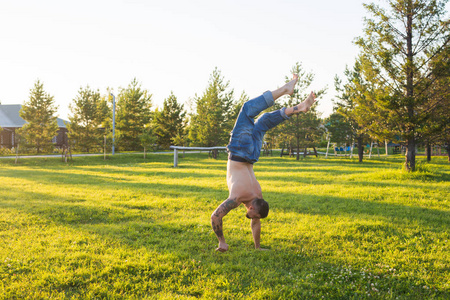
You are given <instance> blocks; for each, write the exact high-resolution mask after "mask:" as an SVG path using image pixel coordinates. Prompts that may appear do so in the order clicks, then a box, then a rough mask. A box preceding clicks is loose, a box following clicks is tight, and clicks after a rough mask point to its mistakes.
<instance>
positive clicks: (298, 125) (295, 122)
mask: <svg viewBox="0 0 450 300" xmlns="http://www.w3.org/2000/svg"><path fill="white" fill-rule="evenodd" d="M291 74H298V76H299V80H298V82H297V84H296V86H295V89H294V93H293V94H292V95H291V96H290V97H288V98H287V100H286V101H284V103H283V105H284V106H286V107H291V106H294V105H296V104H298V103H300V102H302V101H303V100H305V99H306V97H307V96H308V95H309V93H310V92H311V91H309V90H308V88H309V86H310V85H311V83H312V82H313V80H314V74H312V73H308V72H306V71H305V70H304V69H303V67H302V65H301V63H296V64H295V65H294V66H293V67H292V70H291ZM290 80H291V76H287V77H286V82H289V81H290ZM325 90H326V89H321V90H319V91H316V92H315V94H316V96H317V97H320V96H321V95H323V94H324V93H325ZM278 101H279V102H281V101H280V100H278ZM278 108H279V106H275V107H274V109H278ZM320 125H321V119H320V118H319V115H318V112H317V110H316V105H313V106H312V107H311V108H310V110H309V111H308V112H306V113H300V114H298V115H293V116H291V119H290V120H289V121H287V122H283V123H281V124H280V125H279V126H277V127H276V130H275V132H276V133H278V134H279V135H280V137H281V139H282V140H283V141H285V143H286V144H288V145H290V146H291V147H292V148H294V147H295V148H296V149H297V160H298V159H299V158H300V149H301V148H303V149H304V150H305V152H304V155H306V149H307V148H310V147H315V146H316V145H317V143H318V141H319V139H320V137H321V136H322V135H323V129H322V128H321V127H320ZM269 137H270V136H269Z"/></svg>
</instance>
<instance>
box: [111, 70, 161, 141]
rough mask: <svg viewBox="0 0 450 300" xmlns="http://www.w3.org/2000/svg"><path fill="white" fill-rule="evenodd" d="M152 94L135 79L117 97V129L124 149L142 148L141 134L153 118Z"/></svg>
mask: <svg viewBox="0 0 450 300" xmlns="http://www.w3.org/2000/svg"><path fill="white" fill-rule="evenodd" d="M151 98H152V95H151V94H150V93H149V92H148V91H147V90H145V89H142V88H141V84H140V83H139V82H138V81H137V80H136V78H135V79H133V80H132V81H131V83H130V84H129V85H128V87H127V88H126V89H122V90H121V91H120V92H119V95H118V97H117V114H116V129H117V136H118V145H119V147H120V148H121V149H123V150H136V149H139V148H141V146H140V140H139V135H140V134H141V132H142V129H143V128H144V127H145V126H146V125H148V124H149V123H150V120H151V111H150V109H151V107H152V102H151Z"/></svg>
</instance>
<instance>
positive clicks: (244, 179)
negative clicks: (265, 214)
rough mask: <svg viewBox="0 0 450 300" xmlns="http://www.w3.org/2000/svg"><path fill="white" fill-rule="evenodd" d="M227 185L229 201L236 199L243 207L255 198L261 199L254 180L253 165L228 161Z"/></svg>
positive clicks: (259, 190)
mask: <svg viewBox="0 0 450 300" xmlns="http://www.w3.org/2000/svg"><path fill="white" fill-rule="evenodd" d="M227 184H228V191H229V192H230V194H229V197H228V198H229V199H236V200H237V201H239V202H240V203H243V204H244V205H245V206H248V205H249V204H250V202H251V201H252V200H254V199H256V198H259V199H262V191H261V186H260V185H259V182H258V180H256V177H255V173H254V172H253V165H252V164H249V163H243V162H237V161H232V160H228V164H227Z"/></svg>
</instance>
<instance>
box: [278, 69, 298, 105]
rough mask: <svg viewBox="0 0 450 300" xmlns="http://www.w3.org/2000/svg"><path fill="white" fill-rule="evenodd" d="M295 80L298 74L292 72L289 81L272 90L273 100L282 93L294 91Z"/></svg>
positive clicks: (286, 93)
mask: <svg viewBox="0 0 450 300" xmlns="http://www.w3.org/2000/svg"><path fill="white" fill-rule="evenodd" d="M297 81H298V75H297V74H294V76H293V77H292V80H291V81H289V82H288V83H286V84H285V85H283V86H282V87H280V88H279V89H276V90H274V91H272V96H273V100H277V99H278V98H280V97H281V96H284V95H292V94H293V93H294V88H295V84H296V83H297Z"/></svg>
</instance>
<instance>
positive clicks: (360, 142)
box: [358, 135, 364, 163]
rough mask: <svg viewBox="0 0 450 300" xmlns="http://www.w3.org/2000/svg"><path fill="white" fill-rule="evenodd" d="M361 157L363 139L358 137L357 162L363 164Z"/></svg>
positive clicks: (360, 136) (362, 154)
mask: <svg viewBox="0 0 450 300" xmlns="http://www.w3.org/2000/svg"><path fill="white" fill-rule="evenodd" d="M363 156H364V145H363V139H362V135H359V136H358V158H359V162H360V163H362V162H363Z"/></svg>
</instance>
